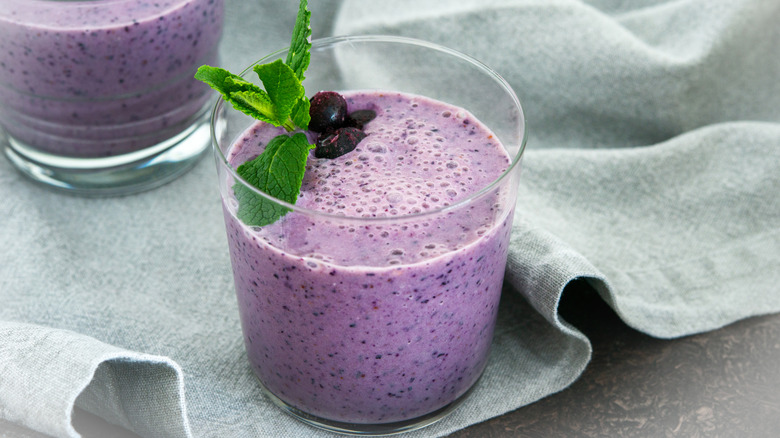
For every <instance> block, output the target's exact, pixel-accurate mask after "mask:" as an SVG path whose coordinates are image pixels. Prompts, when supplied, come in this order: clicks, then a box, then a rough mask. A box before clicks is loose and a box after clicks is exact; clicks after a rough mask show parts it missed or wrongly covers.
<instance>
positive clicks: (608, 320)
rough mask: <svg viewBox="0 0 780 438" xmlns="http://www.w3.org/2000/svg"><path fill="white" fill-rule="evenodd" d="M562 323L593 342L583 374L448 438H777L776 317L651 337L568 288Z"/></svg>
mask: <svg viewBox="0 0 780 438" xmlns="http://www.w3.org/2000/svg"><path fill="white" fill-rule="evenodd" d="M561 315H562V317H563V318H564V319H566V320H567V321H569V322H571V323H572V324H573V325H574V326H576V327H577V328H578V329H580V330H582V331H583V333H585V334H586V335H587V336H588V338H589V339H590V340H591V342H592V344H593V359H592V361H591V363H590V364H589V365H588V367H587V369H586V370H585V372H584V374H583V375H582V376H581V377H580V378H579V379H578V380H577V381H576V382H575V383H574V384H573V385H572V386H570V387H569V388H567V389H565V390H564V391H562V392H560V393H558V394H553V395H551V396H549V397H547V398H544V399H542V400H540V401H539V402H537V403H534V404H531V405H528V406H525V407H523V408H520V409H518V410H516V411H513V412H510V413H508V414H505V415H503V416H500V417H496V418H493V419H491V420H489V421H486V422H484V423H481V424H477V425H474V426H472V427H469V428H467V429H464V430H461V431H459V432H457V433H454V434H452V435H451V437H452V438H477V437H479V438H489V437H506V436H516V437H607V436H608V437H751V438H752V437H767V438H768V437H777V436H779V435H780V365H778V364H780V315H769V316H761V317H756V318H749V319H746V320H742V321H738V322H736V323H734V324H731V325H729V326H727V327H724V328H722V329H719V330H715V331H712V332H708V333H703V334H698V335H693V336H687V337H683V338H678V339H672V340H666V339H656V338H652V337H650V336H647V335H645V334H642V333H640V332H638V331H635V330H633V329H631V328H630V327H628V326H626V325H625V324H624V323H623V322H622V321H621V320H620V319H619V318H618V317H617V316H616V315H615V314H614V312H613V311H612V310H611V309H610V308H609V307H608V306H607V305H606V304H605V303H604V302H603V301H602V300H601V299H600V298H598V296H597V295H596V294H595V293H593V292H592V291H591V290H589V288H588V286H587V285H585V284H577V283H575V284H572V285H570V286H569V287H567V290H566V291H565V292H564V297H563V301H562V303H561Z"/></svg>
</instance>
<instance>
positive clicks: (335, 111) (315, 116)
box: [309, 91, 347, 132]
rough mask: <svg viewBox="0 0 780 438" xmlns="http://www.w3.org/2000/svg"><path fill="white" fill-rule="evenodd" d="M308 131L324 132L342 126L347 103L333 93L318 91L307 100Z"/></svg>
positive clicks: (337, 94)
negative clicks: (309, 118) (308, 105)
mask: <svg viewBox="0 0 780 438" xmlns="http://www.w3.org/2000/svg"><path fill="white" fill-rule="evenodd" d="M309 103H310V104H311V106H310V107H309V116H310V117H311V121H310V122H309V130H311V131H314V132H326V131H328V130H332V129H337V128H339V127H341V126H343V125H344V120H346V118H347V101H346V100H344V97H343V96H342V95H340V94H339V93H336V92H335V91H320V92H319V93H317V94H315V95H314V96H312V98H311V100H309Z"/></svg>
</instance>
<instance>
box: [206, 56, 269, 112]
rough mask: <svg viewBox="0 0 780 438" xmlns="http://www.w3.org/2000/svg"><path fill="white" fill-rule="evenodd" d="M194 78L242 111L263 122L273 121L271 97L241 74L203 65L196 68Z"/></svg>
mask: <svg viewBox="0 0 780 438" xmlns="http://www.w3.org/2000/svg"><path fill="white" fill-rule="evenodd" d="M195 79H198V80H200V81H203V82H205V83H207V84H209V86H211V88H213V89H215V90H217V91H219V93H220V94H222V97H223V98H224V99H225V100H226V101H228V102H230V103H231V104H232V105H233V108H235V109H237V110H239V111H241V112H242V113H244V114H246V115H248V116H250V117H253V118H255V119H258V120H262V121H264V122H268V123H274V122H275V120H276V118H275V117H274V115H275V112H274V108H273V103H272V102H271V98H270V97H269V96H268V94H267V93H266V92H265V91H263V89H262V88H260V87H259V86H257V85H255V84H253V83H251V82H249V81H247V80H245V79H243V78H242V77H241V76H238V75H235V74H233V73H230V72H229V71H227V70H225V69H222V68H219V67H212V66H210V65H204V66H201V67H200V68H198V71H197V72H196V73H195Z"/></svg>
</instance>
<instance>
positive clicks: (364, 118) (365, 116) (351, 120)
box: [344, 109, 376, 129]
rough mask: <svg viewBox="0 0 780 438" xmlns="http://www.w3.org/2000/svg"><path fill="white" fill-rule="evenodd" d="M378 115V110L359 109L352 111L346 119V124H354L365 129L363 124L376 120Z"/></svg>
mask: <svg viewBox="0 0 780 438" xmlns="http://www.w3.org/2000/svg"><path fill="white" fill-rule="evenodd" d="M375 117H376V111H374V110H369V109H367V110H357V111H352V112H351V113H349V115H348V116H347V120H345V121H344V126H353V127H355V128H358V129H363V126H364V125H365V124H366V123H368V122H370V121H372V120H374V118H375Z"/></svg>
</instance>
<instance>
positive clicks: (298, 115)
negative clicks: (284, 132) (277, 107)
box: [290, 95, 311, 129]
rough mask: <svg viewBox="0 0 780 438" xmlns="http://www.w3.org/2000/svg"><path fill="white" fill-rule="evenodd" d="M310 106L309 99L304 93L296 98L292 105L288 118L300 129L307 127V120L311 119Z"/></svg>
mask: <svg viewBox="0 0 780 438" xmlns="http://www.w3.org/2000/svg"><path fill="white" fill-rule="evenodd" d="M310 106H311V104H310V103H309V99H308V98H307V97H306V96H305V95H304V96H303V97H301V98H300V99H299V100H298V102H297V103H296V104H295V106H294V107H293V110H292V114H290V118H291V119H292V121H293V123H295V126H298V127H299V128H301V129H309V122H310V121H311V116H310V115H309V107H310Z"/></svg>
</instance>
